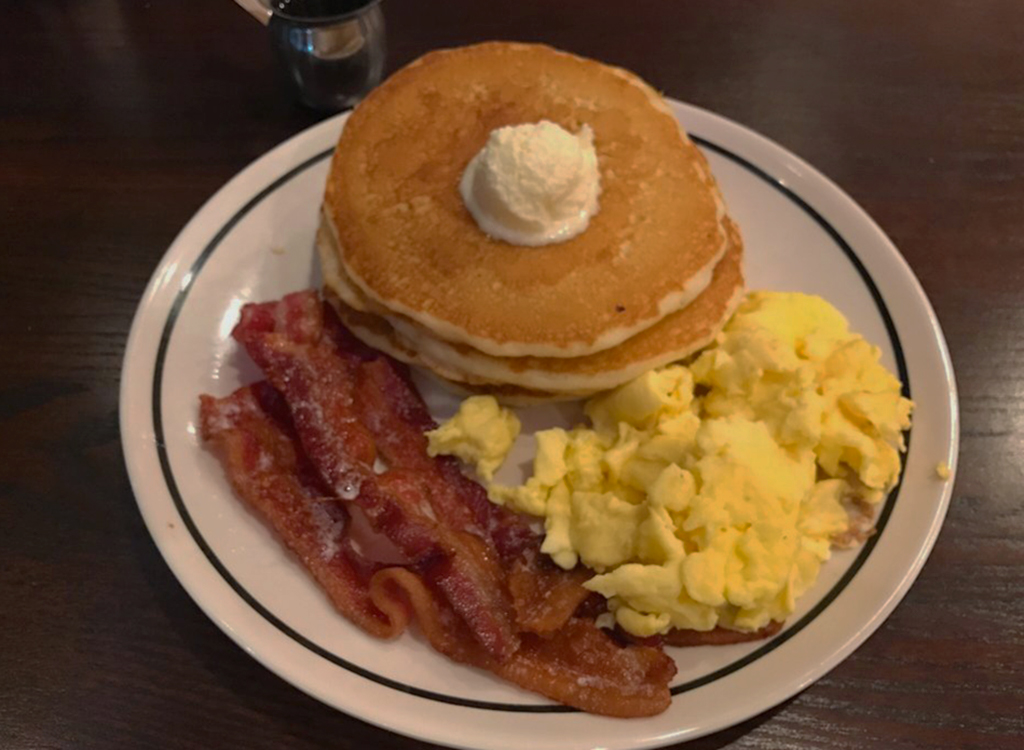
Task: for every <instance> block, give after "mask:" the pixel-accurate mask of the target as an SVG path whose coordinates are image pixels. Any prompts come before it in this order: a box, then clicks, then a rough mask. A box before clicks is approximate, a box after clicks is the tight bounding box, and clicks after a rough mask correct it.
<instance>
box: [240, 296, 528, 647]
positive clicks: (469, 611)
mask: <svg viewBox="0 0 1024 750" xmlns="http://www.w3.org/2000/svg"><path fill="white" fill-rule="evenodd" d="M316 300H317V298H316V295H315V293H313V292H300V293H297V294H292V295H288V296H287V297H285V298H284V300H282V301H281V302H280V303H276V304H275V303H269V305H268V304H264V305H258V306H256V308H257V309H256V310H254V311H251V312H249V313H248V315H246V313H245V312H243V316H242V321H241V322H240V323H239V325H238V326H237V327H236V330H235V333H234V336H235V338H236V339H237V340H238V341H239V342H241V343H242V344H243V345H244V346H245V348H246V351H248V352H249V355H250V356H251V357H252V358H253V360H254V361H255V362H256V364H257V365H259V366H260V368H261V369H262V370H263V372H264V373H265V374H266V376H267V379H268V380H269V381H270V383H271V384H272V385H273V386H274V387H275V388H277V389H278V390H280V392H281V393H282V395H283V396H284V398H285V400H286V401H287V403H288V406H289V408H290V409H291V412H292V415H293V419H294V422H295V428H296V432H297V434H298V437H299V441H300V442H301V444H302V447H303V449H304V450H305V452H306V454H307V455H308V456H309V458H310V460H311V461H312V462H313V464H314V465H315V466H316V467H317V469H318V470H319V471H320V474H321V475H322V476H323V477H324V478H325V480H326V481H327V483H328V485H329V486H330V487H331V489H332V490H333V491H334V493H335V494H336V495H337V496H338V497H339V498H340V499H342V500H347V501H350V502H354V503H355V504H357V505H358V506H359V507H360V508H361V509H362V511H363V512H364V513H365V515H366V518H367V520H368V521H369V522H370V525H371V526H372V527H373V528H374V530H376V531H378V532H380V533H382V534H384V535H385V536H386V537H387V538H388V539H390V540H391V541H392V542H393V543H394V544H395V545H396V546H397V547H398V548H399V549H400V550H401V551H402V552H403V553H404V554H405V555H407V556H408V557H409V559H410V560H411V561H413V562H414V563H416V564H417V565H419V567H420V569H421V571H422V574H423V575H424V576H425V577H426V578H427V579H429V580H430V581H432V582H433V583H434V584H435V585H436V586H437V587H438V588H439V589H440V590H441V591H442V592H443V593H444V595H445V596H446V597H447V599H448V601H449V603H450V604H451V605H452V607H453V608H454V609H455V611H456V612H458V614H459V615H460V616H461V617H462V618H463V619H464V620H465V621H466V623H467V624H468V625H469V626H470V629H471V631H472V633H473V635H474V637H475V638H476V639H477V640H478V641H479V642H480V643H481V645H483V646H484V648H486V649H487V650H488V651H489V652H490V653H491V654H492V655H493V656H494V657H495V658H498V659H504V658H507V657H508V656H509V655H510V654H511V653H513V652H514V651H515V650H516V649H517V648H518V646H519V641H518V637H517V635H516V631H515V628H514V622H513V619H514V618H513V613H512V606H511V602H510V600H509V598H508V596H507V593H506V591H505V589H504V587H503V586H501V585H500V581H501V580H502V579H503V573H502V570H501V567H500V565H499V562H498V560H497V559H496V556H495V555H493V554H491V551H490V550H489V549H488V545H487V544H486V543H485V541H484V540H483V539H481V537H480V536H478V535H477V534H474V531H476V532H477V533H479V530H477V529H474V528H473V527H471V526H467V525H466V524H465V523H464V520H465V519H462V518H459V517H458V515H456V508H457V507H458V510H461V511H462V515H465V513H466V509H465V507H464V506H457V504H455V503H451V504H446V505H445V507H444V508H438V509H435V508H434V507H433V506H434V505H435V504H439V503H440V501H441V500H442V499H443V498H444V497H445V496H446V494H447V492H446V491H447V487H439V486H438V483H436V482H434V483H432V482H431V481H430V473H429V472H428V471H427V470H426V467H424V466H423V465H422V464H423V461H424V460H429V459H427V458H426V450H425V449H426V446H425V443H424V444H423V457H424V458H423V460H421V461H415V460H413V459H412V453H413V451H412V450H410V449H409V448H410V446H408V445H403V443H407V442H408V440H403V437H402V435H401V434H397V435H396V434H392V433H390V432H389V429H390V428H391V427H393V426H395V425H394V424H386V423H382V422H380V421H379V419H378V418H379V417H380V416H381V415H380V414H376V413H375V414H374V417H373V418H367V417H366V415H365V414H364V413H363V412H364V409H363V407H362V406H360V405H358V402H359V401H360V400H361V399H362V398H363V397H364V396H365V395H366V393H367V391H368V392H369V393H371V394H372V392H373V390H375V389H373V388H370V389H365V388H364V389H362V391H361V392H360V393H357V391H356V388H357V386H358V385H359V384H361V383H364V382H371V383H372V382H374V380H373V379H374V376H375V375H376V376H377V377H380V373H382V372H384V371H385V370H384V368H383V367H382V366H380V365H378V362H381V360H376V361H374V360H364V359H362V358H357V357H351V356H349V357H343V356H339V353H338V349H337V347H336V346H335V344H334V342H333V341H332V340H331V338H330V337H324V336H323V335H322V328H323V324H322V321H323V317H322V315H319V314H318V315H315V316H314V315H313V314H311V313H308V312H307V316H308V317H310V318H312V319H313V322H309V321H304V320H303V319H302V316H301V313H294V312H293V311H295V310H299V311H303V310H305V311H309V310H311V309H313V307H314V303H315V304H320V303H319V302H317V301H316ZM247 307H248V306H247ZM271 323H273V325H274V328H273V329H272V330H267V327H268V325H269V324H271ZM317 326H319V331H318V330H317ZM378 406H380V405H379V404H378ZM361 418H362V419H361ZM363 420H365V422H364V421H363ZM391 422H392V423H395V422H398V423H399V426H401V423H400V421H399V420H391ZM371 427H372V428H373V429H372V430H371ZM375 438H376V439H375ZM418 438H419V440H420V441H423V440H425V438H424V437H423V435H422V433H419V434H418ZM378 440H379V444H380V446H381V447H382V448H383V449H385V450H387V451H388V452H389V453H390V454H391V458H392V459H406V460H403V461H401V462H399V463H396V464H394V465H393V467H389V470H388V471H385V472H384V473H382V474H379V475H378V474H377V473H376V472H375V471H374V468H373V466H374V463H375V460H376V458H377V445H378ZM412 445H413V446H415V445H416V444H415V443H413V444H412ZM400 446H401V447H400ZM384 455H385V459H386V458H387V453H385V454H384ZM389 463H390V462H389ZM432 490H433V492H432ZM438 510H441V511H443V514H442V515H439V514H438ZM453 515H454V516H455V517H454V518H451V516H453ZM439 518H443V519H444V521H443V522H439V520H438V519H439Z"/></svg>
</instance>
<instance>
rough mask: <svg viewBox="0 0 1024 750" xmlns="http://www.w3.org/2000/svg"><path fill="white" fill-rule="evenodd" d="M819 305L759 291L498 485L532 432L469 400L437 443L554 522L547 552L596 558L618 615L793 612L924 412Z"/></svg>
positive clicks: (649, 630)
mask: <svg viewBox="0 0 1024 750" xmlns="http://www.w3.org/2000/svg"><path fill="white" fill-rule="evenodd" d="M879 358H880V351H879V350H878V348H877V347H875V346H872V345H871V344H869V343H868V342H867V341H865V340H864V339H863V338H862V337H861V336H859V335H858V334H855V333H851V332H850V330H849V327H848V325H847V321H846V319H845V318H844V317H843V315H842V314H841V313H840V312H839V311H838V310H836V309H835V308H834V307H832V306H831V305H830V304H828V303H827V302H825V301H824V300H823V299H821V298H820V297H814V296H809V295H805V294H797V293H779V292H755V293H751V294H750V295H749V296H748V297H747V299H746V300H745V302H744V303H743V304H742V305H741V306H740V308H739V310H738V311H737V312H736V314H735V316H734V317H733V318H732V320H731V321H730V322H729V323H728V325H726V327H725V329H724V330H723V331H722V333H721V334H720V335H719V336H718V338H717V339H716V341H715V343H714V344H712V345H711V346H709V347H708V348H707V349H705V350H704V351H703V352H702V353H701V354H700V355H699V356H698V357H697V358H696V359H695V360H694V361H693V362H692V363H690V364H689V365H682V364H679V365H670V366H668V367H664V368H661V369H658V370H653V371H651V372H648V373H646V374H645V375H643V376H641V377H639V378H637V379H636V380H634V381H632V382H631V383H628V384H626V385H624V386H621V387H619V388H617V389H615V390H613V391H609V392H608V393H605V394H601V395H599V396H596V397H594V398H592V399H591V400H590V401H588V402H587V404H586V407H585V413H586V415H587V417H588V418H589V420H590V426H589V427H585V426H578V427H576V428H574V429H572V430H562V429H551V430H544V431H541V432H538V433H536V434H535V439H536V455H535V458H534V471H533V476H532V477H531V478H530V479H529V480H528V481H527V482H526V483H525V484H523V485H520V486H515V487H510V486H503V485H498V484H495V483H493V482H492V481H491V480H492V478H493V474H494V471H495V469H496V468H497V467H498V466H499V465H500V464H501V462H502V460H503V459H504V457H505V455H506V454H507V452H508V450H509V448H510V447H511V445H512V443H513V441H514V439H515V437H516V435H517V434H518V431H519V429H518V428H519V424H518V421H517V420H516V419H515V417H514V416H513V415H512V414H511V412H509V411H508V410H507V409H503V408H501V407H500V406H499V405H498V404H497V402H496V401H495V400H494V399H493V398H490V397H473V398H470V399H468V400H467V401H466V402H464V403H463V405H462V407H461V408H460V410H459V413H458V414H457V415H456V416H455V417H454V418H453V419H452V420H450V421H449V422H446V423H445V424H444V425H442V426H441V427H440V428H438V429H437V430H435V431H433V432H431V433H428V435H429V440H430V450H431V453H432V455H433V454H438V453H450V454H453V455H456V456H459V457H460V458H462V459H463V460H465V461H467V462H469V463H471V464H473V465H475V466H476V468H477V471H478V474H479V475H480V477H481V478H482V479H484V480H485V481H486V482H487V483H488V484H489V487H488V494H489V497H490V498H491V500H492V501H493V502H495V503H499V504H502V505H507V506H509V507H511V508H514V509H516V510H518V511H521V512H523V513H528V514H531V515H534V516H539V517H543V519H544V526H545V532H546V533H545V538H544V543H543V546H542V548H541V549H542V551H543V552H545V553H547V554H548V555H550V556H551V558H552V559H553V560H554V561H555V562H556V563H557V564H558V565H560V566H561V567H563V568H567V569H568V568H572V567H574V566H575V565H577V564H578V563H582V564H584V565H586V566H588V567H590V568H592V569H593V570H594V571H595V572H596V575H595V576H594V577H593V578H591V579H590V580H589V581H588V582H587V583H586V586H587V588H589V589H591V590H592V591H597V592H600V593H601V594H603V595H604V596H605V597H607V598H608V603H609V609H610V611H611V612H612V613H613V614H614V618H615V621H616V622H617V623H618V624H619V625H620V626H621V627H622V628H624V629H625V630H626V631H628V632H630V633H632V634H634V635H638V636H649V635H654V634H657V633H664V632H666V631H668V630H669V629H672V628H681V629H692V630H710V629H712V628H714V627H715V626H722V627H726V628H731V629H735V630H743V631H752V630H757V629H759V628H761V627H764V626H765V625H767V624H768V623H769V622H770V621H772V620H776V621H782V620H784V619H785V618H786V617H787V616H788V615H789V614H791V613H792V612H793V610H794V607H795V602H796V599H797V597H799V596H800V595H801V594H803V593H804V592H805V591H806V590H807V589H808V587H810V586H811V584H812V583H813V582H814V581H815V579H816V578H817V576H818V572H819V569H820V566H821V563H822V562H823V561H824V560H827V559H828V558H829V556H830V554H831V538H832V537H833V536H837V535H840V534H842V533H843V532H845V531H847V530H848V528H849V527H850V515H849V513H848V510H847V509H848V508H849V507H851V506H853V505H854V504H860V505H861V506H862V507H863V505H864V504H877V503H879V502H880V501H881V500H882V499H883V498H884V497H885V496H886V494H887V493H888V491H889V490H890V489H891V488H892V486H893V485H894V484H895V483H896V481H897V479H898V478H899V473H900V466H901V463H900V451H902V450H903V448H904V442H903V433H904V431H905V430H907V429H908V428H909V426H910V412H911V408H912V404H911V402H910V401H909V400H907V399H906V398H903V396H902V395H901V387H900V383H899V381H898V380H897V379H896V378H895V377H894V376H893V375H892V374H891V373H890V372H889V371H887V370H886V369H885V368H884V367H883V366H882V365H881V364H880V362H879Z"/></svg>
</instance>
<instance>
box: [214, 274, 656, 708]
mask: <svg viewBox="0 0 1024 750" xmlns="http://www.w3.org/2000/svg"><path fill="white" fill-rule="evenodd" d="M234 336H235V338H236V339H237V340H238V341H239V342H240V343H241V344H242V345H243V346H244V347H245V349H246V351H248V352H249V354H250V356H251V357H252V358H253V360H254V361H255V362H256V363H257V364H258V365H259V366H260V367H261V369H263V371H264V373H265V375H266V377H267V380H268V382H267V383H259V384H256V385H253V386H246V387H244V388H241V389H239V390H238V391H236V392H235V393H234V394H232V395H231V396H228V397H226V398H222V399H215V398H213V397H210V396H203V397H202V399H201V421H202V431H203V436H204V438H205V439H206V440H208V441H209V442H211V443H212V444H213V445H215V446H216V447H217V448H218V449H219V453H220V456H221V459H222V461H223V463H224V465H225V468H226V470H227V473H228V475H229V477H230V478H231V481H232V484H233V485H234V487H235V490H236V492H237V493H238V495H239V496H240V497H242V499H243V500H245V501H246V502H248V503H249V504H250V505H252V506H253V507H254V508H256V509H257V510H258V511H259V512H260V513H261V514H262V515H263V516H264V517H265V518H266V519H267V521H268V522H269V523H270V524H271V525H272V526H273V527H274V529H275V530H276V531H277V532H278V534H279V535H280V536H281V538H282V539H283V541H284V542H285V544H287V545H288V546H289V547H290V548H291V549H293V550H294V551H295V552H296V553H297V554H298V555H299V557H300V559H301V560H302V561H303V563H304V564H305V565H306V567H307V568H308V569H309V570H310V572H311V573H312V574H313V576H314V578H315V579H316V580H317V581H318V582H319V583H320V584H321V586H323V587H324V589H325V591H326V592H327V593H328V595H329V596H330V597H331V599H332V601H333V602H334V604H335V605H336V607H337V608H338V610H339V611H340V612H341V613H342V614H344V615H345V616H346V617H348V618H349V619H350V620H352V622H354V623H355V624H356V625H358V626H360V627H362V628H363V629H365V630H366V631H367V632H370V633H371V634H373V635H376V636H378V637H394V636H396V635H398V634H400V633H401V632H402V631H403V630H404V629H405V628H406V627H407V625H408V624H409V622H410V621H413V620H415V622H416V623H417V624H418V626H419V628H420V629H421V630H422V631H423V633H424V634H425V635H426V637H427V639H428V640H429V641H430V643H431V645H432V646H433V647H434V648H436V649H437V650H438V651H440V652H441V653H444V654H446V655H447V656H449V657H450V658H452V659H454V660H456V661H460V662H464V663H468V664H471V665H474V666H476V667H480V668H483V669H486V670H489V671H491V672H493V673H495V674H497V675H499V676H501V677H503V678H505V679H507V680H509V681H511V682H514V683H515V684H518V685H520V686H522V687H524V688H527V689H530V690H534V691H536V692H539V693H541V694H544V695H546V696H548V697H550V698H553V699H555V700H558V701H561V702H563V703H566V704H569V705H573V706H576V707H579V708H581V709H583V710H586V711H591V712H595V713H602V714H607V715H613V716H646V715H652V714H655V713H659V712H661V711H663V710H664V709H665V708H666V707H667V706H668V705H669V703H670V700H671V698H670V695H669V691H668V683H669V680H670V679H671V678H672V676H673V674H674V673H675V664H674V663H673V662H672V660H671V659H669V658H668V657H667V656H665V654H664V653H663V652H662V651H661V650H660V649H657V648H651V647H648V646H643V645H629V646H625V647H624V646H622V645H621V644H620V643H618V642H616V641H615V640H613V639H612V638H610V637H609V636H608V635H607V634H606V633H605V632H604V631H601V630H599V629H598V628H596V627H595V626H594V624H593V621H592V619H587V618H582V617H576V616H574V613H575V612H576V610H577V609H579V610H580V611H581V612H582V611H583V610H585V609H586V608H585V607H580V606H579V605H580V604H581V603H582V602H583V601H584V600H585V599H586V598H587V595H588V594H587V592H586V591H585V590H584V589H583V588H582V586H581V583H582V581H583V580H585V578H586V575H585V574H583V573H582V571H576V572H565V571H561V570H560V569H557V568H554V567H553V566H550V565H548V564H546V561H544V560H543V558H542V556H541V555H539V552H538V549H539V541H540V540H539V539H538V538H537V536H536V535H535V533H534V532H533V531H532V530H531V529H530V527H529V525H528V523H527V521H526V520H525V519H523V518H521V517H520V516H518V515H516V514H514V513H512V512H510V511H508V510H506V509H504V508H500V507H498V506H495V505H493V504H491V503H490V502H488V500H487V498H486V495H485V493H484V491H483V489H482V488H481V487H480V486H479V485H477V484H476V483H475V482H473V481H471V480H469V479H467V478H466V477H465V476H464V475H463V474H462V472H461V470H460V468H459V466H458V464H457V463H456V462H455V461H454V460H453V459H451V458H430V457H429V456H428V455H427V452H426V438H425V436H424V434H423V433H424V432H425V431H426V430H429V429H431V428H432V427H434V426H435V425H434V422H433V420H432V419H431V417H430V415H429V413H428V412H427V409H426V406H425V405H424V403H423V401H422V399H421V398H420V396H419V394H418V393H417V392H416V390H415V388H414V387H413V386H412V384H411V381H410V380H409V376H408V372H407V371H406V370H405V368H404V367H403V366H401V365H398V364H397V363H395V362H394V361H392V360H390V359H389V358H387V357H385V356H383V355H381V354H380V353H378V352H376V351H374V350H372V349H369V348H367V347H365V346H364V345H363V344H361V343H359V342H358V341H356V340H355V339H354V338H353V337H352V336H351V334H349V333H348V331H346V330H345V329H344V328H343V327H342V326H341V324H340V322H339V321H338V320H337V318H336V316H335V315H334V312H333V310H332V309H331V308H330V307H329V306H326V305H325V304H324V303H323V302H321V300H320V299H319V297H318V295H317V294H316V293H315V292H300V293H297V294H293V295H289V296H287V297H285V298H284V299H282V300H281V301H280V302H273V303H264V304H256V305H246V306H245V307H244V308H243V310H242V315H241V320H240V322H239V324H238V326H237V327H236V329H235V332H234ZM375 467H376V470H375ZM359 518H364V519H365V521H366V523H367V524H368V525H369V527H370V528H371V529H372V530H373V532H375V533H376V535H379V537H380V538H381V539H385V540H386V541H387V542H388V544H389V545H390V546H392V547H393V548H394V549H396V550H397V553H398V555H399V557H400V563H399V564H396V563H395V561H394V560H391V561H386V560H384V559H378V558H375V557H374V556H373V555H372V554H370V553H369V552H367V550H366V549H364V545H361V544H360V542H359V540H358V539H356V534H355V532H354V528H355V527H356V526H357V524H355V523H353V519H359ZM325 519H326V520H325Z"/></svg>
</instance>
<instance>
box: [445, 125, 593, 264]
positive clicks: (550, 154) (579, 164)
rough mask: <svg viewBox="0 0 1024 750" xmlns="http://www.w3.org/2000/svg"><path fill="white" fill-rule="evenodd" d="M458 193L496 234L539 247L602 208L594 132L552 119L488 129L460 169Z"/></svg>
mask: <svg viewBox="0 0 1024 750" xmlns="http://www.w3.org/2000/svg"><path fill="white" fill-rule="evenodd" d="M459 191H460V193H461V194H462V199H463V201H464V202H465V204H466V208H467V209H468V210H469V213H470V214H472V216H473V218H474V219H475V220H476V223H477V224H478V225H479V226H480V228H481V229H482V230H483V231H484V232H485V233H486V234H488V235H490V236H491V237H494V238H495V239H499V240H504V241H505V242H508V243H511V244H513V245H527V246H531V247H536V246H539V245H548V244H552V243H556V242H564V241H565V240H568V239H571V238H572V237H575V236H576V235H578V234H580V233H581V232H583V230H585V229H586V228H587V226H588V224H589V223H590V218H591V217H592V216H593V215H595V214H596V213H597V211H598V196H599V195H600V194H601V175H600V172H599V170H598V165H597V152H596V151H595V149H594V132H593V130H591V128H590V126H588V125H584V126H583V127H581V128H580V130H579V132H578V133H575V134H573V133H570V132H569V131H567V130H565V129H564V128H563V127H561V126H560V125H556V124H555V123H553V122H550V121H548V120H541V121H540V122H537V123H527V124H522V125H508V126H505V127H502V128H497V129H495V130H494V131H492V132H491V134H490V136H489V137H488V139H487V143H486V145H485V146H484V147H483V149H481V150H480V152H479V153H478V154H477V155H476V156H474V157H473V158H472V159H471V160H470V162H469V164H468V165H467V167H466V170H465V172H463V175H462V180H461V182H460V185H459Z"/></svg>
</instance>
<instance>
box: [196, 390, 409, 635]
mask: <svg viewBox="0 0 1024 750" xmlns="http://www.w3.org/2000/svg"><path fill="white" fill-rule="evenodd" d="M200 398H201V400H200V407H199V414H200V424H201V429H202V435H203V439H204V440H207V441H209V442H211V443H213V444H214V445H216V446H217V447H218V448H219V449H220V451H221V457H222V459H223V461H224V464H225V466H226V468H227V473H228V476H229V478H230V479H231V482H232V484H233V485H234V488H235V491H236V492H237V493H238V495H239V496H240V497H241V498H243V499H244V500H245V501H246V502H248V503H249V504H250V505H251V506H253V508H255V509H256V510H257V511H258V512H259V513H261V514H262V515H263V516H264V517H265V518H266V519H267V520H268V521H269V522H270V524H271V525H272V526H273V527H274V529H275V530H276V531H277V532H278V534H280V536H281V538H282V539H283V540H284V542H285V544H286V545H287V546H288V547H289V548H290V549H291V550H292V551H293V552H294V553H295V554H296V555H298V556H299V559H301V560H302V562H303V564H304V565H305V566H306V567H307V568H308V569H309V571H310V572H311V573H312V574H313V577H314V578H315V579H316V580H317V582H318V583H319V584H320V585H321V586H323V587H324V590H325V591H326V592H327V595H328V596H329V597H330V598H331V601H332V602H333V603H334V605H335V606H336V607H337V608H338V610H339V611H341V613H342V614H344V615H345V616H346V617H348V618H349V619H350V620H352V621H353V622H354V623H356V624H357V625H359V627H361V628H363V629H364V630H366V631H367V632H368V633H371V634H373V635H375V636H377V637H378V638H391V637H394V636H396V635H398V634H399V633H401V632H402V631H403V630H405V627H406V625H407V623H408V621H409V610H408V608H405V609H402V608H399V607H391V608H390V609H389V610H388V611H382V610H381V609H379V608H378V607H376V606H375V605H374V603H373V600H372V599H371V597H370V596H369V594H368V592H367V585H368V583H369V580H370V577H371V576H372V575H373V574H374V573H375V572H376V571H377V569H378V568H379V566H376V565H374V564H373V563H372V562H370V561H369V560H366V559H365V558H363V557H362V555H361V554H360V553H359V552H358V551H357V550H355V549H354V548H353V547H352V545H351V543H350V542H349V540H348V539H347V537H346V534H345V527H346V525H347V523H348V514H347V513H346V511H345V508H344V507H343V506H342V504H341V503H339V502H337V501H336V500H329V499H326V498H327V496H328V493H329V491H328V490H327V489H326V488H325V487H324V486H323V483H322V482H321V481H320V479H319V476H318V475H317V473H316V472H315V471H314V470H313V469H312V467H311V466H310V465H309V461H308V459H306V458H305V456H304V455H303V454H302V452H301V451H299V450H297V447H296V443H295V439H294V430H293V429H292V428H291V425H290V420H289V419H288V416H287V414H288V412H287V408H286V407H284V402H283V400H282V399H281V397H280V395H279V394H278V393H277V392H276V391H274V390H273V389H272V388H271V387H270V386H269V385H267V384H266V383H256V384H255V385H251V386H245V387H243V388H240V389H239V390H237V391H235V392H234V393H233V394H231V395H230V396H228V397H227V398H222V399H215V398H213V397H211V396H202V397H200Z"/></svg>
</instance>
